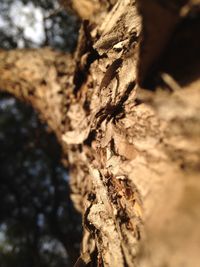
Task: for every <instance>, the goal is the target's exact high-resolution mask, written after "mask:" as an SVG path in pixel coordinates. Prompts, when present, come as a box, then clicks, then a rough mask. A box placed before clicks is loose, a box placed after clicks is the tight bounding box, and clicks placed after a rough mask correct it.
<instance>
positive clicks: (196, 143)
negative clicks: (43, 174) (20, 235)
mask: <svg viewBox="0 0 200 267" xmlns="http://www.w3.org/2000/svg"><path fill="white" fill-rule="evenodd" d="M62 2H63V1H62ZM64 2H67V1H64ZM89 2H90V1H89ZM89 2H88V1H87V0H82V1H75V0H74V1H71V7H72V8H74V9H75V10H76V12H77V13H78V14H79V15H80V16H82V17H83V18H87V19H89V20H90V21H88V20H87V21H86V20H85V21H83V24H82V27H81V29H80V35H79V42H78V46H77V50H76V53H75V54H74V55H73V59H72V58H71V57H70V56H64V55H61V54H59V53H56V52H53V51H50V50H41V51H13V52H5V51H1V52H0V58H1V66H0V87H1V89H4V90H6V91H9V92H11V93H13V94H14V95H15V96H17V97H19V98H21V99H25V100H27V101H29V102H30V103H31V104H32V105H33V106H34V107H35V108H36V109H37V110H38V111H39V112H40V113H41V114H42V117H43V119H45V120H46V121H47V123H48V124H49V126H50V127H51V128H52V130H53V131H55V133H56V135H57V137H58V139H59V140H60V143H61V145H62V147H63V151H64V153H65V156H66V164H68V167H69V169H70V174H71V190H72V193H71V197H72V199H73V201H74V204H75V206H76V208H77V209H78V210H79V211H80V212H81V213H82V214H83V227H84V236H83V244H82V252H81V256H80V258H79V259H78V261H77V263H76V266H112V267H115V266H117V267H120V266H141V267H151V266H152V267H164V266H170V267H178V266H185V267H191V266H193V267H198V266H199V265H200V260H199V247H200V228H199V221H200V180H199V170H200V152H199V151H200V116H199V115H200V105H199V102H200V79H199V76H200V73H199V67H200V55H199V53H200V52H199V51H200V50H199V45H200V40H199V39H200V38H199V36H200V2H199V1H198V0H196V1H194V0H193V1H192V0H191V1H189V0H188V1H175V0H174V1H169V2H165V1H161V0H160V1H156V0H149V1H148V3H147V2H146V1H143V0H138V1H136V2H137V8H136V3H135V1H133V0H124V1H106V0H104V1H103V4H102V5H100V1H99V2H98V1H95V0H94V1H91V2H92V3H93V2H94V3H93V5H91V7H92V8H93V9H92V11H91V9H90V8H89V6H88V5H89ZM91 2H90V4H91ZM166 3H167V4H166ZM81 5H83V6H87V7H88V8H86V9H85V10H87V11H88V12H89V13H88V14H89V15H88V14H83V13H82V11H83V10H84V9H81V7H83V6H81ZM80 10H81V11H80ZM90 11H91V12H90ZM97 14H98V15H97ZM139 14H141V15H139ZM16 59H17V60H16ZM142 87H143V89H142ZM144 88H145V89H144Z"/></svg>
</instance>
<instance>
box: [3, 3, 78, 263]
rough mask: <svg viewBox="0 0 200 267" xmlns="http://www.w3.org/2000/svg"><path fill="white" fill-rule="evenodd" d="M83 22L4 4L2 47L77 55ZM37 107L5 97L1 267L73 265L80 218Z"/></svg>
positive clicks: (36, 7)
mask: <svg viewBox="0 0 200 267" xmlns="http://www.w3.org/2000/svg"><path fill="white" fill-rule="evenodd" d="M78 28H79V23H78V20H77V18H76V17H75V16H74V15H73V14H71V13H69V12H66V11H64V10H62V9H60V7H59V4H58V2H56V1H55V0H32V1H30V0H29V1H28V0H1V1H0V48H3V49H15V48H38V47H43V46H47V45H48V46H51V47H53V48H55V49H57V50H62V51H66V52H72V51H73V50H74V48H75V45H76V40H77V32H78ZM46 130H47V126H46V125H43V124H42V123H41V122H40V121H39V119H38V117H37V114H36V113H35V112H34V111H33V110H32V108H31V107H29V106H27V105H25V104H24V103H20V102H19V101H17V100H15V99H14V98H12V97H11V96H9V95H7V94H1V95H0V266H1V267H36V266H37V267H46V266H48V267H53V266H55V267H58V266H59V267H64V266H65V267H67V266H73V264H72V262H74V260H75V259H76V258H77V257H78V254H79V249H80V240H81V218H80V216H79V215H78V214H77V213H76V211H75V210H74V208H73V205H72V203H71V201H70V198H69V185H68V181H69V177H68V173H67V170H66V169H64V167H63V166H62V165H61V163H60V160H61V150H60V147H59V145H58V143H57V141H56V138H55V136H54V135H53V134H52V133H49V132H48V131H46Z"/></svg>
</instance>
